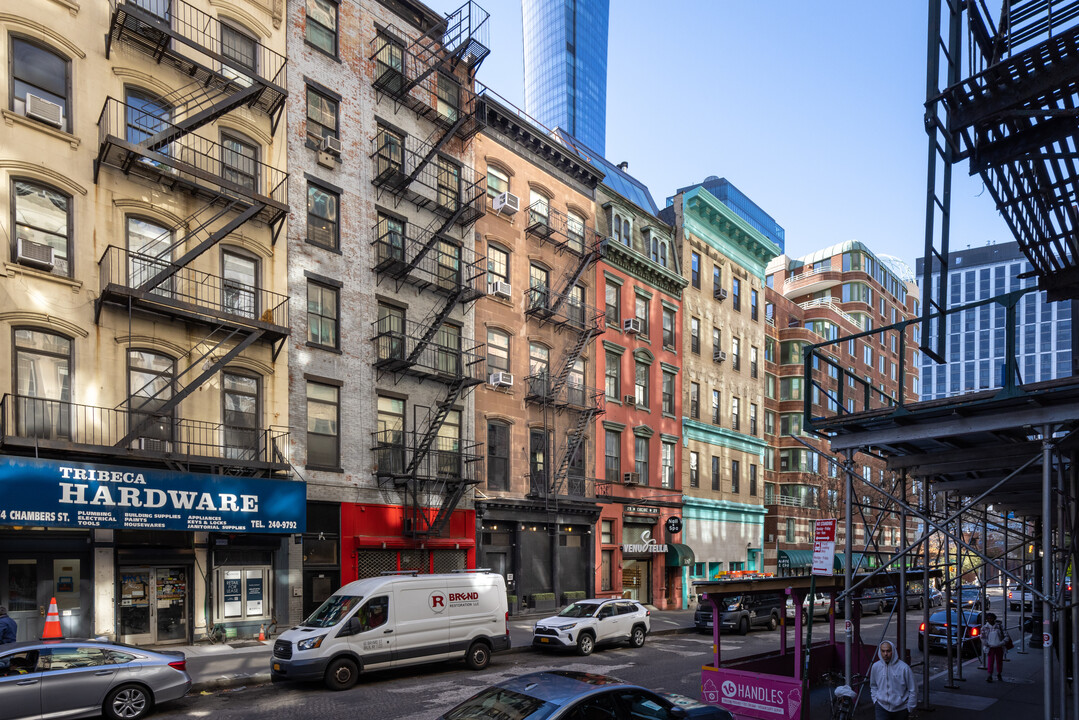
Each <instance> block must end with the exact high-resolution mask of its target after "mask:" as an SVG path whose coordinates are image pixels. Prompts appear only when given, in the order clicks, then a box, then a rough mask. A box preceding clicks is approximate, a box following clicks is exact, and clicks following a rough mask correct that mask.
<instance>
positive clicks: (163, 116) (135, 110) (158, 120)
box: [124, 88, 172, 164]
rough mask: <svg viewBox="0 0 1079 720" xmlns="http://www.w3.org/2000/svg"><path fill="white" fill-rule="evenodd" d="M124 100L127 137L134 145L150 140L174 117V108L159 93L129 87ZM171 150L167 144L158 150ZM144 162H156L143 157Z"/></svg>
mask: <svg viewBox="0 0 1079 720" xmlns="http://www.w3.org/2000/svg"><path fill="white" fill-rule="evenodd" d="M124 102H125V103H126V104H127V108H126V109H125V111H124V114H125V123H126V125H127V129H126V130H125V132H124V134H125V139H126V140H127V141H128V142H129V143H131V144H133V145H138V144H139V143H142V142H145V141H146V140H149V139H150V138H151V137H153V136H154V135H156V134H157V133H159V132H161V131H162V130H164V129H165V128H166V127H167V126H168V123H169V121H170V120H171V119H172V108H171V107H170V106H169V104H168V103H167V102H165V101H164V100H163V99H162V98H160V97H158V96H157V95H155V94H153V93H150V92H147V91H145V90H140V89H138V88H128V89H127V90H126V91H125V93H124ZM169 150H170V146H169V145H165V146H164V147H162V148H159V149H158V150H157V152H159V153H161V154H163V155H168V154H169ZM142 162H145V163H148V164H150V163H154V161H152V160H150V159H148V158H146V159H143V160H142Z"/></svg>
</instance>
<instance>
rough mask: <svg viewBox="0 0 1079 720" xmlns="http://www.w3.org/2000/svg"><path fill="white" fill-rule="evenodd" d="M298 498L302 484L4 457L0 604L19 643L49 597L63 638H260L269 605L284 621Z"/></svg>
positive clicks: (35, 627) (37, 629) (36, 625)
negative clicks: (5, 607) (15, 625)
mask: <svg viewBox="0 0 1079 720" xmlns="http://www.w3.org/2000/svg"><path fill="white" fill-rule="evenodd" d="M304 504H305V487H304V485H303V483H299V482H290V481H281V480H267V479H261V478H251V477H231V476H220V475H210V474H199V473H183V472H174V471H170V470H163V469H156V468H141V467H130V466H114V465H102V464H97V463H85V462H76V461H69V460H40V459H30V458H21V457H3V458H0V542H3V544H4V548H5V561H4V564H3V566H2V568H0V574H2V576H0V589H2V593H3V594H2V595H0V602H4V603H6V604H7V605H8V606H9V607H11V608H17V610H16V611H15V613H12V614H13V615H14V616H15V619H16V622H18V623H19V633H20V638H22V637H24V636H25V637H26V638H33V637H40V634H41V630H42V627H43V622H44V614H45V610H47V608H48V604H49V600H50V599H51V597H56V600H57V605H58V607H59V610H60V621H61V627H62V629H63V631H64V634H65V635H71V636H79V635H82V636H90V635H103V636H108V637H112V638H116V639H118V640H121V641H123V642H130V643H134V644H168V643H188V642H192V641H194V640H196V639H199V638H200V637H201V636H202V635H204V634H207V633H209V632H211V631H216V632H217V633H219V635H220V636H222V637H233V636H236V637H244V636H251V635H255V634H257V633H258V630H259V628H260V627H261V626H262V625H269V624H271V622H272V621H273V619H274V618H275V617H278V616H279V613H278V612H277V608H278V607H280V608H281V611H280V616H281V617H283V618H284V620H282V622H287V621H288V597H289V588H288V577H289V572H288V571H289V564H290V561H289V546H290V544H291V542H292V538H293V536H294V535H295V534H296V533H300V532H302V531H303V529H304V523H305V520H306V518H305V517H304V511H303V508H304ZM103 598H110V599H111V602H101V599H103ZM16 613H18V614H16Z"/></svg>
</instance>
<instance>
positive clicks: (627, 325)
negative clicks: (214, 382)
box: [622, 318, 641, 335]
mask: <svg viewBox="0 0 1079 720" xmlns="http://www.w3.org/2000/svg"><path fill="white" fill-rule="evenodd" d="M622 330H623V331H625V332H627V333H629V334H630V335H638V334H640V332H641V319H640V318H626V319H625V320H623V321H622Z"/></svg>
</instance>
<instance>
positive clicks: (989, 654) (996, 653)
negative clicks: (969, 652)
mask: <svg viewBox="0 0 1079 720" xmlns="http://www.w3.org/2000/svg"><path fill="white" fill-rule="evenodd" d="M981 636H982V642H983V643H984V644H985V648H986V660H985V669H986V671H987V672H988V673H989V675H988V676H987V677H986V678H985V680H986V682H993V666H994V665H996V668H997V680H1000V681H1001V682H1003V681H1004V678H1003V677H1002V676H1001V672H1002V671H1003V670H1004V643H1005V639H1004V637H1005V636H1004V626H1003V625H1001V624H1000V622H999V621H998V620H997V616H996V615H995V614H994V613H986V615H985V625H982V630H981Z"/></svg>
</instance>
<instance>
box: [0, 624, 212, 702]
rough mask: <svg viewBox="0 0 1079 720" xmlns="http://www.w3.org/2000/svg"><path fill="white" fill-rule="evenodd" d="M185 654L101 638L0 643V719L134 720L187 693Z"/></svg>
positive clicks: (189, 683)
mask: <svg viewBox="0 0 1079 720" xmlns="http://www.w3.org/2000/svg"><path fill="white" fill-rule="evenodd" d="M190 687H191V676H190V675H188V674H187V667H186V661H185V659H184V654H183V653H180V652H176V653H173V652H150V651H149V650H143V649H141V648H137V647H132V646H130V645H120V644H115V643H109V642H104V641H99V640H56V641H30V642H17V643H8V644H6V645H0V698H3V703H4V717H5V718H11V719H12V720H22V719H23V718H40V717H48V718H55V719H56V720H68V719H69V718H70V719H74V718H85V717H94V716H96V715H104V716H105V717H107V718H109V720H138V719H139V718H142V717H145V716H146V715H147V714H148V713H149V712H150V711H151V710H152V709H153V707H154V705H156V704H157V703H161V702H165V701H168V700H175V699H177V698H181V697H183V696H184V695H185V694H187V691H188V689H189V688H190Z"/></svg>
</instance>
